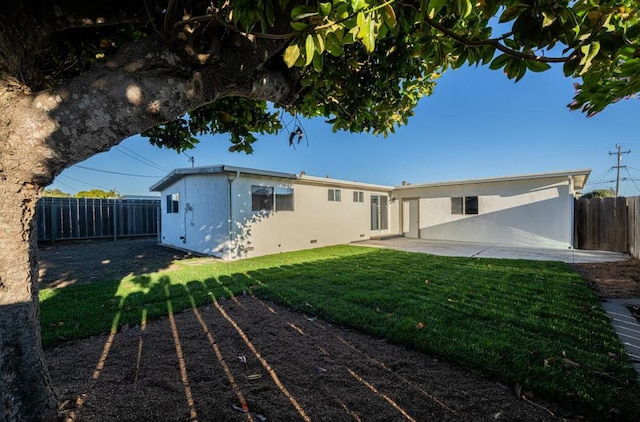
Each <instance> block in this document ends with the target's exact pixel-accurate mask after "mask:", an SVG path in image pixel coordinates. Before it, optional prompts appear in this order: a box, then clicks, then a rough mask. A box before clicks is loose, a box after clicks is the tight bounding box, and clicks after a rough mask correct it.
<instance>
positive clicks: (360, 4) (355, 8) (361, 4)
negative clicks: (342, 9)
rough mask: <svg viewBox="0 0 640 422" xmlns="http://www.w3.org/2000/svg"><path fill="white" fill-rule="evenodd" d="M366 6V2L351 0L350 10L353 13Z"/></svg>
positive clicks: (363, 0) (364, 0)
mask: <svg viewBox="0 0 640 422" xmlns="http://www.w3.org/2000/svg"><path fill="white" fill-rule="evenodd" d="M367 6H368V4H367V2H366V0H351V8H352V9H353V11H354V12H357V11H358V10H362V9H364V8H366V7H367Z"/></svg>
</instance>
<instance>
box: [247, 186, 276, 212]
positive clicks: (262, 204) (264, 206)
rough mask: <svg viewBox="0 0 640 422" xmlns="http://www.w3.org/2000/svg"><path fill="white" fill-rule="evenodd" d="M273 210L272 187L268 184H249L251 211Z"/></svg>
mask: <svg viewBox="0 0 640 422" xmlns="http://www.w3.org/2000/svg"><path fill="white" fill-rule="evenodd" d="M271 210H273V188H272V187H270V186H251V211H271Z"/></svg>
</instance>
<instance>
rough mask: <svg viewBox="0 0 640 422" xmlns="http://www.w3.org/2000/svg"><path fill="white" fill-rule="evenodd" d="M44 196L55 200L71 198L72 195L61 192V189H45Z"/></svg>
mask: <svg viewBox="0 0 640 422" xmlns="http://www.w3.org/2000/svg"><path fill="white" fill-rule="evenodd" d="M42 196H49V197H55V198H71V194H70V193H66V192H63V191H61V190H60V189H45V190H44V191H43V192H42Z"/></svg>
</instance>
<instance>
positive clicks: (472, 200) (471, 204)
mask: <svg viewBox="0 0 640 422" xmlns="http://www.w3.org/2000/svg"><path fill="white" fill-rule="evenodd" d="M464 213H465V214H477V213H478V197H477V196H465V197H464Z"/></svg>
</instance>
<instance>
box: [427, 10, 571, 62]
mask: <svg viewBox="0 0 640 422" xmlns="http://www.w3.org/2000/svg"><path fill="white" fill-rule="evenodd" d="M424 19H425V22H426V23H427V24H428V25H429V26H431V27H432V28H434V29H437V30H438V31H440V32H442V33H443V34H444V35H446V36H447V37H449V38H451V39H453V40H454V41H457V42H459V43H460V44H463V45H466V46H470V47H473V46H485V45H489V46H493V47H495V48H496V50H499V51H502V52H503V53H505V54H508V55H510V56H512V57H516V58H519V59H522V60H532V61H537V62H543V63H565V62H568V61H569V60H572V59H573V58H574V57H576V55H575V54H571V55H569V56H567V57H545V56H536V55H535V54H527V53H522V52H520V51H516V50H513V49H511V48H509V47H506V46H504V45H502V44H500V41H501V40H503V39H504V36H502V37H500V38H490V39H487V40H470V39H468V38H465V37H463V36H461V35H458V34H456V33H455V32H454V31H452V30H450V29H449V28H447V27H445V26H444V25H441V24H440V23H439V22H437V21H436V20H434V19H431V18H429V17H428V16H425V18H424Z"/></svg>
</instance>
